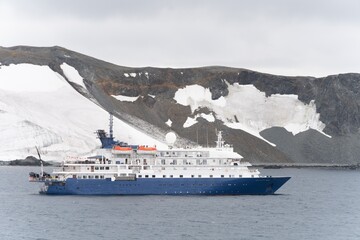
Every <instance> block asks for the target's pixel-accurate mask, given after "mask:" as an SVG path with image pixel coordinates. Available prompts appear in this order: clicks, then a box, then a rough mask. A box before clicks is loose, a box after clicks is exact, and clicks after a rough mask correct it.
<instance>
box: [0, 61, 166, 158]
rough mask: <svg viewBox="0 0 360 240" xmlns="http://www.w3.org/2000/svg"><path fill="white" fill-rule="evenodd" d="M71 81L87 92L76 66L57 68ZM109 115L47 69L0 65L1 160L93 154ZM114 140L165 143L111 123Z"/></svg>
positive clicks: (147, 143) (128, 127) (43, 67)
mask: <svg viewBox="0 0 360 240" xmlns="http://www.w3.org/2000/svg"><path fill="white" fill-rule="evenodd" d="M61 67H62V70H63V71H64V75H65V76H66V77H67V79H68V80H69V81H70V82H74V83H76V84H78V85H80V86H81V87H83V88H85V89H86V87H85V85H84V84H83V79H80V78H81V76H80V75H79V73H78V72H77V70H76V69H75V68H73V67H72V66H70V65H67V64H63V65H61ZM108 119H109V114H108V113H107V112H106V111H105V110H103V109H102V108H101V107H99V106H98V105H96V104H95V103H93V102H92V101H90V100H89V99H87V98H86V97H84V96H82V95H81V94H80V93H78V92H77V91H76V90H75V89H74V88H73V87H72V86H71V85H70V84H69V83H68V82H67V81H66V80H65V79H64V77H62V76H61V75H60V74H58V73H56V72H54V71H53V70H51V69H50V68H49V67H48V66H38V65H32V64H17V65H14V64H12V65H9V66H4V65H2V66H1V68H0V160H13V159H23V158H25V157H27V156H29V155H33V156H36V155H37V154H36V150H35V146H38V147H40V149H41V154H42V157H43V159H44V160H54V161H60V160H62V159H63V158H64V157H65V156H78V155H80V156H82V155H87V154H94V151H95V149H96V148H98V147H99V146H100V142H99V140H98V139H96V135H95V134H94V132H95V131H96V130H97V129H104V128H107V126H108ZM114 136H116V137H117V138H118V139H119V140H121V141H125V142H128V143H130V144H145V145H156V146H157V147H159V148H166V144H164V143H163V142H162V141H159V140H156V139H154V138H152V137H150V136H148V135H146V134H144V133H142V132H140V131H139V130H137V129H135V128H132V127H131V126H130V125H128V124H126V123H125V122H123V121H121V120H119V119H116V118H115V119H114Z"/></svg>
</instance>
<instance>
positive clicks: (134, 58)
mask: <svg viewBox="0 0 360 240" xmlns="http://www.w3.org/2000/svg"><path fill="white" fill-rule="evenodd" d="M0 26H1V27H0V29H1V34H0V36H1V37H0V46H4V47H10V46H15V45H32V46H54V45H58V46H62V47H65V48H68V49H70V50H74V51H77V52H81V53H84V54H86V55H90V56H93V57H96V58H99V59H102V60H105V61H109V62H112V63H115V64H118V65H123V66H130V67H144V66H154V67H198V66H208V65H223V66H232V67H239V68H248V69H252V70H256V71H262V72H268V73H273V74H281V75H307V76H318V77H321V76H325V75H329V74H337V73H345V72H358V73H360V1H358V0H338V1H333V0H318V1H317V0H301V1H291V0H248V1H247V0H244V1H242V0H234V1H231V0H228V1H227V0H218V1H211V0H206V1H205V0H204V1H195V0H190V1H187V0H179V1H171V0H163V1H162V0H153V1H152V0H147V1H146V0H129V1H122V0H121V1H120V0H113V1H111V0H101V1H98V0H61V1H50V0H36V1H28V0H0Z"/></svg>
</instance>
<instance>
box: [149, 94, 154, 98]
mask: <svg viewBox="0 0 360 240" xmlns="http://www.w3.org/2000/svg"><path fill="white" fill-rule="evenodd" d="M148 96H150V97H152V98H155V97H156V96H155V95H151V94H148Z"/></svg>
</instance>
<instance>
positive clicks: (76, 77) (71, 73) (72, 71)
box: [60, 63, 86, 89]
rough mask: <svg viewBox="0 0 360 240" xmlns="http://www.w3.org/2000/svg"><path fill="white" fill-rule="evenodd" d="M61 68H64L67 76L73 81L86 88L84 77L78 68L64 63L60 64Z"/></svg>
mask: <svg viewBox="0 0 360 240" xmlns="http://www.w3.org/2000/svg"><path fill="white" fill-rule="evenodd" d="M60 67H61V69H62V70H63V72H64V74H65V76H66V78H67V79H68V80H69V81H70V82H73V83H76V84H78V85H80V86H82V87H83V88H84V89H86V87H85V84H84V79H83V78H82V77H81V76H80V74H79V72H78V70H76V68H74V67H72V66H70V65H68V64H66V63H63V64H61V65H60Z"/></svg>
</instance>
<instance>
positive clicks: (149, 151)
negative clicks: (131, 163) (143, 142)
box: [137, 146, 156, 154]
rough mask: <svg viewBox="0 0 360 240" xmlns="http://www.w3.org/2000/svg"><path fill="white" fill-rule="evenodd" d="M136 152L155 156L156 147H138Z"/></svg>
mask: <svg viewBox="0 0 360 240" xmlns="http://www.w3.org/2000/svg"><path fill="white" fill-rule="evenodd" d="M137 152H138V153H140V154H155V153H156V147H148V146H139V147H138V150H137Z"/></svg>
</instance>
